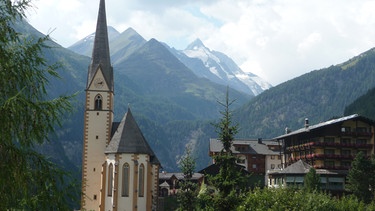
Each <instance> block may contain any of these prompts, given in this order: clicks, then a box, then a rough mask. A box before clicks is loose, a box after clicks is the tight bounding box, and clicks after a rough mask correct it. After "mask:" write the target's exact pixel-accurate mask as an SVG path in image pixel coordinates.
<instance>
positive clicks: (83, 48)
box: [69, 26, 120, 57]
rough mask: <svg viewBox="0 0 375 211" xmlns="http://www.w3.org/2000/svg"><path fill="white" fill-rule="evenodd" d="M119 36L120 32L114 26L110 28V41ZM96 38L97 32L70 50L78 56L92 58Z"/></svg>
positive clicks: (75, 44)
mask: <svg viewBox="0 0 375 211" xmlns="http://www.w3.org/2000/svg"><path fill="white" fill-rule="evenodd" d="M119 35H120V32H118V31H117V30H116V29H115V28H113V27H112V26H108V39H111V40H113V39H115V38H116V37H117V36H119ZM94 38H95V32H94V33H91V34H90V35H88V36H86V37H85V38H83V39H82V40H79V41H78V42H76V43H74V44H73V45H72V46H70V47H69V49H70V50H72V51H74V52H76V53H78V54H81V55H85V56H88V57H91V54H92V48H93V45H94Z"/></svg>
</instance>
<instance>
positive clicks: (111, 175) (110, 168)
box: [108, 163, 113, 196]
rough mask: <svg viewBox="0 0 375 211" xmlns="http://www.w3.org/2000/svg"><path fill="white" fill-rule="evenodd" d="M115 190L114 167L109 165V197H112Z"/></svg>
mask: <svg viewBox="0 0 375 211" xmlns="http://www.w3.org/2000/svg"><path fill="white" fill-rule="evenodd" d="M112 189H113V165H112V163H111V164H109V167H108V196H112Z"/></svg>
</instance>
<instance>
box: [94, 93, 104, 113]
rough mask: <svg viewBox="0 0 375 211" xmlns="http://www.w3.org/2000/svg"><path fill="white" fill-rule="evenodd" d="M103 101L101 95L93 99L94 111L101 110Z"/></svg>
mask: <svg viewBox="0 0 375 211" xmlns="http://www.w3.org/2000/svg"><path fill="white" fill-rule="evenodd" d="M102 104H103V99H102V96H101V95H96V97H95V110H102Z"/></svg>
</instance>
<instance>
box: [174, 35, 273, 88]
mask: <svg viewBox="0 0 375 211" xmlns="http://www.w3.org/2000/svg"><path fill="white" fill-rule="evenodd" d="M180 52H181V53H182V54H183V55H185V56H186V57H188V58H190V59H183V58H180V60H181V61H182V62H183V63H184V64H185V65H186V66H188V67H189V68H190V69H191V70H192V71H193V72H194V73H195V74H196V75H198V76H199V77H205V78H207V79H210V80H211V81H214V82H216V83H219V84H223V85H229V86H230V87H232V88H234V89H237V90H239V91H242V92H245V93H249V94H251V95H258V94H259V93H261V92H262V91H264V90H265V89H268V88H270V87H271V85H270V84H269V83H267V82H266V81H264V80H263V79H261V78H259V77H258V76H256V75H254V74H252V73H245V72H244V71H242V70H241V68H239V67H238V65H237V64H236V63H235V62H234V61H233V60H232V59H231V58H229V57H228V56H226V55H225V54H223V53H221V52H218V51H212V50H210V49H209V48H207V47H206V46H205V45H204V44H203V42H202V41H201V40H200V39H196V40H194V42H192V43H191V44H189V45H188V46H187V48H186V49H185V50H183V51H180ZM192 59H193V60H194V59H198V60H200V61H201V63H200V65H199V62H197V61H196V62H193V63H191V61H192Z"/></svg>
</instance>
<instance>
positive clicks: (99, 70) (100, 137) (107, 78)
mask: <svg viewBox="0 0 375 211" xmlns="http://www.w3.org/2000/svg"><path fill="white" fill-rule="evenodd" d="M113 87H114V84H113V68H112V66H111V61H110V54H109V44H108V31H107V20H106V10H105V1H104V0H100V5H99V14H98V19H97V25H96V33H95V40H94V47H93V51H92V58H91V63H90V65H89V68H88V75H87V85H86V90H85V91H86V106H85V110H84V135H83V139H84V140H83V156H82V196H81V209H82V210H102V209H104V207H103V204H104V202H103V201H102V197H101V195H103V193H102V191H103V190H105V187H103V185H105V184H103V183H102V177H103V175H102V174H103V169H104V168H103V166H104V165H105V154H104V149H105V148H106V147H107V145H108V143H109V141H110V139H111V129H112V128H111V127H112V122H113V116H114V114H113V98H114V92H113Z"/></svg>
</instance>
